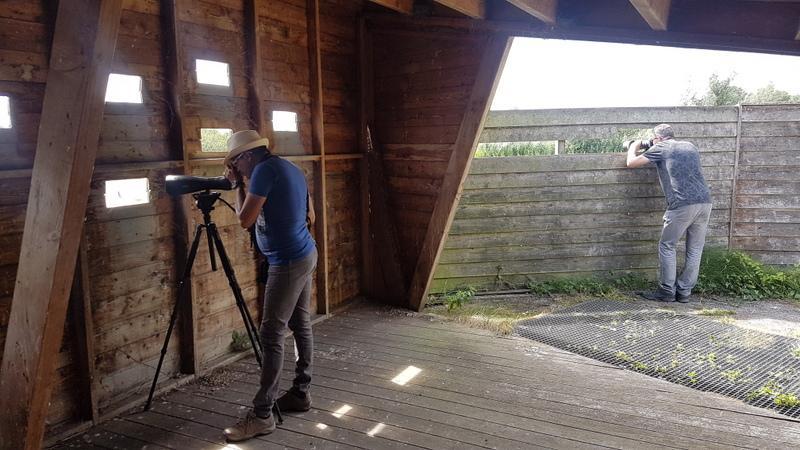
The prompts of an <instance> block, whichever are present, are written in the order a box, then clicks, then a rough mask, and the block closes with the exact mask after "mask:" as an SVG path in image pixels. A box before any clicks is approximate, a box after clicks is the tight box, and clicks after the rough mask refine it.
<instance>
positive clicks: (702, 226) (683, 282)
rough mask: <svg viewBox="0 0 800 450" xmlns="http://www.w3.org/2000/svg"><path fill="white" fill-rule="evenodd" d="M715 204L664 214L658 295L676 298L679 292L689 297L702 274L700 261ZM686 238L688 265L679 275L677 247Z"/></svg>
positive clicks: (673, 210) (693, 206)
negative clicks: (682, 238)
mask: <svg viewBox="0 0 800 450" xmlns="http://www.w3.org/2000/svg"><path fill="white" fill-rule="evenodd" d="M710 216H711V203H698V204H696V205H687V206H682V207H680V208H677V209H672V210H668V211H667V212H665V213H664V228H663V229H662V230H661V240H660V241H659V242H658V265H659V275H658V280H659V285H658V294H659V295H663V296H665V297H674V296H675V293H676V292H677V293H678V294H680V295H683V296H689V295H690V294H691V293H692V288H694V285H695V284H697V277H698V275H699V274H700V257H701V256H702V255H703V246H704V245H705V242H706V231H707V230H708V219H709V217H710ZM684 233H685V234H686V264H685V265H684V267H683V271H682V272H681V273H680V275H678V274H677V272H678V267H677V266H678V261H677V246H678V241H679V240H680V239H681V237H682V236H683V234H684Z"/></svg>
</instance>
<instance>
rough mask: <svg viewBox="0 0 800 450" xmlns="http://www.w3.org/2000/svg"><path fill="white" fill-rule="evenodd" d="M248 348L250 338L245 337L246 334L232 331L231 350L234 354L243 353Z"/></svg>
mask: <svg viewBox="0 0 800 450" xmlns="http://www.w3.org/2000/svg"><path fill="white" fill-rule="evenodd" d="M250 346H251V344H250V338H249V337H248V336H247V333H245V332H242V333H240V332H238V331H236V330H233V332H232V333H231V350H233V351H234V352H243V351H245V350H247V349H249V348H250Z"/></svg>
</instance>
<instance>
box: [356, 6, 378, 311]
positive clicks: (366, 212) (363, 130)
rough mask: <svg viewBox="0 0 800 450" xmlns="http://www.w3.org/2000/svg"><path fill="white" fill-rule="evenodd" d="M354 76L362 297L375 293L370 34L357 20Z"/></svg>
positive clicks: (364, 25)
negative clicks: (356, 79)
mask: <svg viewBox="0 0 800 450" xmlns="http://www.w3.org/2000/svg"><path fill="white" fill-rule="evenodd" d="M358 68H359V71H358V74H359V82H358V84H359V97H360V104H359V122H360V124H359V129H358V137H359V139H358V143H359V149H360V151H361V153H363V154H364V155H365V157H363V158H361V163H360V164H359V171H360V176H361V186H360V187H361V292H362V293H363V294H365V295H374V294H375V281H374V277H375V276H374V271H373V265H374V260H373V258H374V249H373V247H372V239H370V226H371V225H370V220H369V218H370V188H371V186H370V183H369V158H368V157H366V156H367V152H368V151H369V144H368V143H367V126H368V125H369V124H370V123H372V118H373V113H374V106H375V105H374V102H373V100H374V98H373V90H372V80H373V74H372V35H371V34H370V32H369V30H368V29H367V24H366V20H365V19H364V18H363V17H361V18H360V19H359V21H358Z"/></svg>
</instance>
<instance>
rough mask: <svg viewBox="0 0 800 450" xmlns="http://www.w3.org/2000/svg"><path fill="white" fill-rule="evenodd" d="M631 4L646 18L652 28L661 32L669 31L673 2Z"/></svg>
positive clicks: (634, 0)
mask: <svg viewBox="0 0 800 450" xmlns="http://www.w3.org/2000/svg"><path fill="white" fill-rule="evenodd" d="M630 1H631V4H632V5H633V7H634V8H636V10H637V11H639V14H640V15H641V16H642V18H644V20H645V21H646V22H647V24H648V25H650V28H652V29H654V30H659V31H665V30H666V29H667V20H668V19H669V7H670V3H671V0H630Z"/></svg>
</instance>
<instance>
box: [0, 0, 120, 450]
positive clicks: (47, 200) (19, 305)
mask: <svg viewBox="0 0 800 450" xmlns="http://www.w3.org/2000/svg"><path fill="white" fill-rule="evenodd" d="M121 13H122V0H61V1H60V2H58V13H57V17H56V22H55V29H54V32H53V40H52V47H51V51H50V64H49V68H48V71H47V85H46V87H45V92H44V102H43V103H42V115H41V123H40V125H39V131H38V135H37V141H36V156H35V157H34V162H33V172H32V178H31V188H30V195H29V197H28V208H27V213H26V215H25V229H24V231H23V233H22V246H21V248H20V255H19V265H18V267H17V277H16V284H15V285H14V296H13V299H12V302H11V313H10V315H9V320H8V334H7V337H6V341H5V351H4V353H3V362H2V368H0V411H2V414H0V448H13V449H38V448H41V447H42V438H43V436H44V429H45V419H46V418H47V410H48V404H49V402H50V394H51V393H52V390H53V385H54V384H55V383H53V378H54V375H55V367H56V361H57V360H58V357H59V348H60V347H61V340H62V337H63V334H64V321H65V319H66V314H67V304H68V300H69V295H70V287H71V285H72V281H73V275H74V273H75V265H76V261H77V256H78V246H79V243H80V240H81V235H82V232H83V220H84V216H85V215H86V204H87V202H88V199H89V188H90V182H91V179H92V171H93V168H94V162H95V157H96V155H97V147H98V141H99V138H100V129H101V127H102V122H103V107H104V98H105V92H106V85H107V84H108V74H109V71H110V69H111V62H112V59H113V56H114V49H115V46H116V42H117V31H118V30H119V24H120V16H121Z"/></svg>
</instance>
